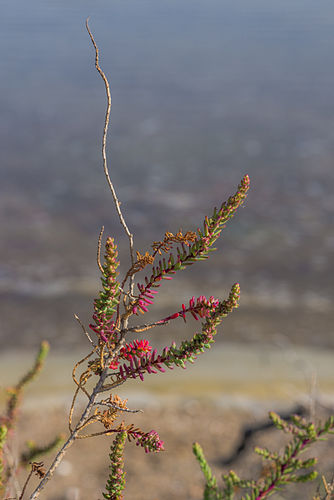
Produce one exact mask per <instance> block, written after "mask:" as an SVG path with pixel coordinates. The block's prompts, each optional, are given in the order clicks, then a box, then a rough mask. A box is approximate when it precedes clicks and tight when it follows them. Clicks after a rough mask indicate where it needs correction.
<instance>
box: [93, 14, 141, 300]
mask: <svg viewBox="0 0 334 500" xmlns="http://www.w3.org/2000/svg"><path fill="white" fill-rule="evenodd" d="M86 28H87V31H88V34H89V36H90V39H91V41H92V44H93V46H94V49H95V68H96V70H97V71H98V73H99V74H100V76H101V78H102V80H103V83H104V86H105V89H106V95H107V109H106V114H105V120H104V127H103V136H102V159H103V169H104V174H105V176H106V179H107V182H108V186H109V188H110V191H111V194H112V197H113V200H114V203H115V207H116V211H117V214H118V217H119V220H120V222H121V225H122V226H123V228H124V231H125V233H126V235H127V237H128V238H129V245H130V257H131V264H132V265H134V263H135V256H134V249H133V234H132V233H131V232H130V230H129V228H128V226H127V224H126V222H125V219H124V217H123V214H122V211H121V204H120V202H119V200H118V197H117V194H116V191H115V188H114V185H113V183H112V181H111V178H110V175H109V169H108V163H107V154H106V143H107V134H108V127H109V121H110V113H111V103H112V100H111V92H110V85H109V82H108V80H107V77H106V75H105V74H104V72H103V71H102V69H101V67H100V65H99V49H98V46H97V44H96V42H95V39H94V37H93V34H92V32H91V30H90V28H89V25H88V19H87V20H86ZM132 291H133V280H131V283H130V292H131V293H132Z"/></svg>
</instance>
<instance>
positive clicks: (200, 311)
mask: <svg viewBox="0 0 334 500" xmlns="http://www.w3.org/2000/svg"><path fill="white" fill-rule="evenodd" d="M218 304H219V300H217V299H215V298H214V297H213V296H212V295H211V297H210V298H209V299H207V298H206V297H205V295H200V296H199V297H198V298H197V299H196V302H195V297H192V298H191V299H190V300H189V307H186V306H185V305H184V304H182V309H181V310H180V311H178V312H176V313H174V314H171V315H170V316H167V317H166V318H164V319H162V320H161V321H160V322H159V323H167V321H170V320H172V319H176V318H179V317H180V316H181V317H182V318H183V320H184V321H185V322H186V313H190V314H191V315H192V316H193V317H194V318H195V319H196V321H199V318H198V316H199V317H200V318H205V317H206V316H207V315H208V314H210V311H211V312H212V311H214V310H215V309H216V307H217V306H218Z"/></svg>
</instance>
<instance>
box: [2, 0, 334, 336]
mask: <svg viewBox="0 0 334 500" xmlns="http://www.w3.org/2000/svg"><path fill="white" fill-rule="evenodd" d="M87 16H90V26H91V28H92V30H93V32H94V34H95V37H96V40H97V42H98V44H99V47H100V51H101V64H102V66H103V68H104V70H105V72H106V74H107V75H108V77H109V78H110V81H111V84H112V93H113V113H112V138H111V141H110V142H109V146H108V150H109V158H110V160H111V172H112V175H113V178H114V180H115V184H116V186H117V187H118V192H119V196H120V199H121V201H122V202H123V207H125V208H124V210H125V213H126V216H127V220H128V222H129V225H130V227H131V228H132V230H133V231H134V232H135V233H136V234H137V240H136V242H137V246H138V248H139V249H141V250H144V248H145V245H146V246H147V245H148V243H149V242H150V241H151V240H152V239H155V240H157V239H159V238H160V237H161V236H162V234H163V232H164V231H165V230H166V229H168V230H170V231H177V230H178V229H179V228H180V227H182V228H183V229H184V230H186V229H188V228H190V229H193V228H194V227H197V226H198V225H199V224H200V222H201V220H202V218H203V216H204V215H205V214H206V213H209V212H210V210H211V208H212V206H213V205H214V204H219V203H220V202H221V201H222V200H223V199H224V198H225V197H227V196H228V195H229V194H231V193H232V192H233V190H234V189H235V187H236V185H237V184H238V182H239V180H240V178H241V177H242V176H243V175H244V174H245V173H248V174H249V175H250V177H251V181H252V190H251V193H250V196H249V200H248V202H247V205H246V208H245V210H241V211H240V214H239V215H238V216H237V217H236V218H235V220H234V221H233V223H232V224H231V225H230V226H229V227H228V228H227V229H226V233H225V237H224V241H223V242H222V244H220V247H219V248H220V250H222V251H223V252H222V253H220V254H217V255H216V256H215V257H213V258H212V260H211V264H210V265H209V264H208V263H207V264H205V266H206V267H205V266H203V268H201V269H200V268H198V271H196V272H195V273H194V274H195V276H194V279H193V281H191V276H190V274H189V272H188V273H185V274H184V281H182V278H181V280H180V282H179V283H178V285H177V286H175V288H174V289H173V288H171V291H172V293H170V292H168V291H166V293H165V295H162V300H163V303H164V304H165V307H166V308H167V309H168V308H169V310H174V308H175V307H176V304H179V303H180V302H182V301H184V300H185V299H187V297H189V296H191V295H193V293H197V292H198V294H200V293H202V292H204V293H207V294H209V295H210V294H211V293H215V294H217V295H224V294H226V292H227V290H228V288H229V286H230V285H231V284H232V283H233V282H234V281H236V280H238V281H240V283H241V285H242V290H243V299H242V306H243V307H242V308H240V313H239V311H238V313H237V314H238V316H237V315H236V316H235V319H234V317H233V319H231V320H229V321H230V322H229V323H228V325H227V326H226V330H227V331H230V332H232V333H231V336H232V335H233V338H234V339H237V340H238V339H239V340H243V341H248V340H259V339H261V338H263V337H264V336H266V337H268V336H269V338H271V339H274V340H275V339H276V340H277V339H278V340H279V342H281V341H287V342H294V341H297V342H302V343H311V344H317V343H320V344H324V345H330V346H333V345H334V342H333V335H332V324H333V319H334V318H333V316H334V314H333V312H332V311H333V297H334V285H333V279H332V276H333V272H334V266H333V253H334V229H333V213H334V197H333V187H334V168H333V152H334V98H333V84H334V69H333V68H334V65H333V54H334V29H333V28H334V6H333V3H332V1H320V2H314V1H308V0H300V1H293V2H291V0H289V1H282V0H280V1H271V2H268V1H267V0H255V1H249V0H243V1H241V0H239V1H238V0H237V1H236V0H233V1H232V0H230V1H227V0H219V1H218V0H208V1H205V2H204V1H198V0H193V1H189V0H181V1H180V0H178V1H173V0H168V1H159V2H155V1H153V0H152V1H151V0H150V1H146V0H141V1H140V2H138V1H136V0H129V1H128V0H126V1H125V0H122V1H119V0H117V1H109V0H108V1H99V2H92V1H87V0H80V1H76V0H74V1H71V2H70V3H68V2H65V1H59V0H57V1H48V2H44V1H42V0H39V1H38V0H32V1H30V2H24V1H23V0H17V1H13V0H3V2H2V5H1V19H0V72H1V79H0V108H1V120H0V150H1V167H0V227H1V248H0V255H1V260H0V293H1V306H0V307H1V317H2V321H1V325H0V338H1V343H2V345H4V346H6V345H8V346H11V345H31V344H34V343H35V342H37V339H38V338H42V337H44V336H47V337H48V338H49V339H50V340H51V341H52V342H54V343H55V345H64V343H65V345H67V344H71V345H72V344H75V343H76V342H77V341H79V334H78V332H77V330H76V325H74V324H73V321H72V313H73V312H80V314H81V315H82V316H83V318H84V319H86V320H87V321H88V318H89V315H90V312H91V305H90V304H91V299H92V297H94V295H96V290H97V287H98V281H97V274H96V271H95V245H96V235H97V234H98V232H99V227H100V226H101V225H102V224H104V225H105V226H106V228H107V231H108V232H109V233H110V234H115V235H116V236H117V237H119V238H120V246H121V248H122V249H123V247H124V248H125V249H126V247H125V245H126V242H125V240H124V238H123V239H122V238H121V231H120V228H119V225H118V222H117V219H116V218H115V214H114V211H113V207H112V203H111V200H110V197H109V194H108V191H107V189H106V186H105V182H104V179H103V175H102V170H101V161H100V140H101V131H102V122H103V116H104V109H105V96H104V88H103V85H102V82H101V81H100V79H99V76H98V75H97V73H96V71H95V69H94V54H93V49H92V46H91V44H90V41H89V38H88V35H87V33H86V31H85V27H84V22H85V18H86V17H87ZM123 262H124V260H123ZM125 267H126V264H124V266H123V269H125ZM196 273H197V274H196ZM182 283H183V284H182ZM173 299H175V303H173ZM227 335H228V333H227ZM282 339H283V340H282Z"/></svg>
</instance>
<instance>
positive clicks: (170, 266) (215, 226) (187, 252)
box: [132, 175, 250, 313]
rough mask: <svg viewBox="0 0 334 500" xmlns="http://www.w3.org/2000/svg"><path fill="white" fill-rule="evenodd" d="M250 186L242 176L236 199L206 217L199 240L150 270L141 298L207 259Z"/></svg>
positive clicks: (180, 248) (178, 248) (182, 246)
mask: <svg viewBox="0 0 334 500" xmlns="http://www.w3.org/2000/svg"><path fill="white" fill-rule="evenodd" d="M249 185H250V180H249V176H248V175H245V177H244V178H243V179H242V180H241V182H240V184H239V186H238V190H237V192H236V193H235V195H234V196H230V197H229V199H228V200H227V202H224V203H223V204H222V205H221V207H220V209H219V210H217V209H216V208H215V209H214V212H213V215H212V216H211V217H210V218H209V217H205V219H204V224H203V231H201V230H200V229H198V231H197V232H198V238H197V239H196V240H195V241H194V242H193V243H192V244H191V245H188V246H187V245H185V244H184V243H183V242H182V243H181V246H178V247H177V248H176V251H177V256H176V257H175V256H174V255H173V254H172V253H170V254H169V257H168V259H167V258H163V259H160V260H159V264H158V265H157V266H152V274H151V276H150V277H148V276H146V277H145V285H144V284H140V285H139V289H140V292H141V294H142V296H145V292H146V291H147V290H149V291H150V292H152V288H154V287H159V286H160V285H161V283H160V282H161V281H162V280H171V279H173V275H174V274H175V273H176V272H177V271H180V270H182V269H185V268H186V267H187V266H189V265H192V264H193V263H194V262H196V261H200V260H205V259H207V258H208V253H209V252H210V251H213V250H215V249H213V248H211V247H212V245H213V244H214V243H215V241H216V240H217V239H218V238H219V236H220V234H221V231H222V230H223V228H224V225H225V224H226V222H227V221H228V220H229V219H231V218H232V217H233V216H234V214H235V212H236V211H237V209H238V208H239V207H240V205H241V204H242V203H243V202H244V201H245V198H246V196H247V192H248V190H249ZM139 300H141V299H140V298H139V299H137V300H136V301H135V302H134V304H133V305H132V312H134V311H135V312H134V313H136V312H137V310H138V303H139ZM144 307H146V306H144ZM146 308H147V307H146ZM144 311H145V309H144Z"/></svg>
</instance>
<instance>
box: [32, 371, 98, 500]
mask: <svg viewBox="0 0 334 500" xmlns="http://www.w3.org/2000/svg"><path fill="white" fill-rule="evenodd" d="M107 371H108V368H105V369H104V370H103V372H102V374H101V376H100V378H99V380H98V382H97V384H96V385H95V387H94V390H93V392H92V394H91V396H90V399H89V402H88V404H87V406H86V408H85V410H84V411H83V413H82V415H81V417H80V420H79V422H78V423H77V425H76V426H75V428H74V430H73V432H72V433H71V434H70V436H69V438H68V439H67V441H66V442H65V444H64V445H63V447H62V448H61V450H60V451H59V452H58V453H57V455H56V457H55V459H54V461H53V462H52V464H51V465H50V468H49V470H48V471H47V472H46V474H45V476H44V478H43V479H42V480H41V482H40V483H39V485H38V486H37V488H36V489H35V491H34V492H33V493H32V495H31V496H30V500H35V499H36V498H38V497H39V495H40V493H41V491H42V490H43V488H44V486H45V485H46V483H47V482H48V481H49V480H50V479H51V477H52V476H53V473H54V471H55V470H56V469H57V467H58V466H59V464H60V462H61V461H62V459H63V458H64V455H65V453H66V452H67V450H68V449H69V448H70V446H72V444H73V443H74V441H75V440H76V439H77V438H78V433H79V431H80V427H81V425H82V423H83V422H85V420H86V418H87V417H88V415H89V413H90V411H91V409H92V408H93V405H94V403H95V399H96V397H97V395H98V393H99V391H100V389H101V387H102V386H103V383H104V381H105V379H106V376H107Z"/></svg>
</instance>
